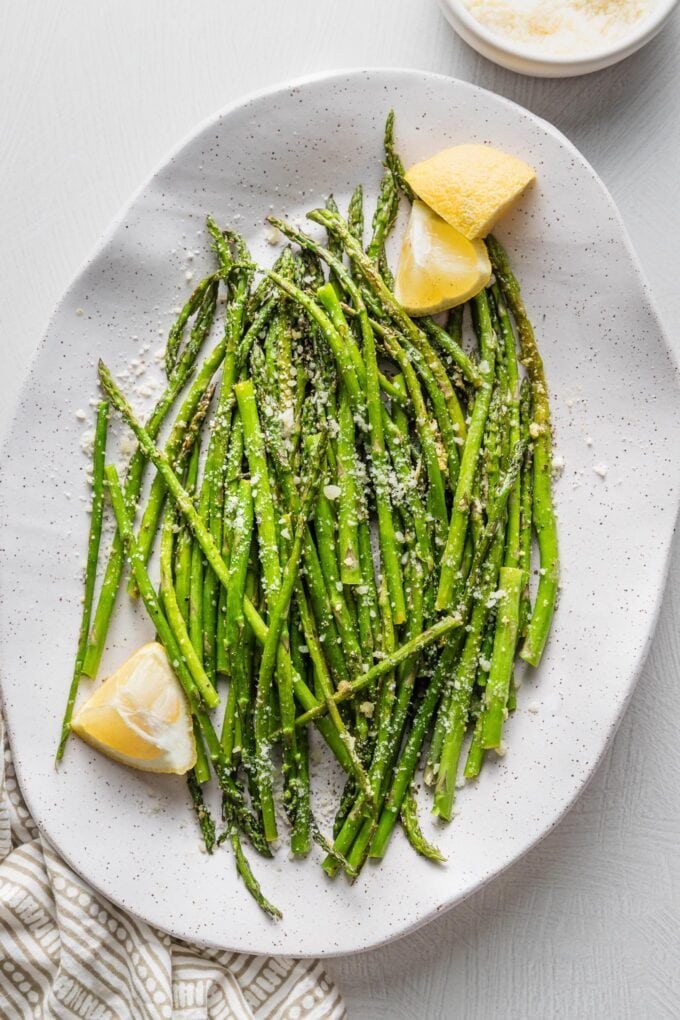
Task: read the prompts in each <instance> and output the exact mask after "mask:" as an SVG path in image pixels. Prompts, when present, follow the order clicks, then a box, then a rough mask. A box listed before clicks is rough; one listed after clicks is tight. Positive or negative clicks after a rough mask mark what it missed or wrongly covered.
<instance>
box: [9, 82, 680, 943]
mask: <svg viewBox="0 0 680 1020" xmlns="http://www.w3.org/2000/svg"><path fill="white" fill-rule="evenodd" d="M390 107H394V109H395V110H396V112H397V133H398V141H399V147H400V149H401V150H402V152H403V154H404V157H405V159H406V161H407V163H410V162H412V161H414V160H417V159H420V158H422V157H424V156H426V155H428V154H430V153H432V152H433V151H435V150H437V149H439V148H441V147H442V146H445V145H447V144H452V143H456V142H464V141H477V142H491V143H493V144H494V145H496V146H499V147H500V148H503V149H508V150H509V151H511V152H514V153H516V154H517V155H519V156H522V157H523V158H524V159H526V160H527V161H528V162H529V163H531V164H533V165H534V166H535V167H536V168H537V170H538V185H537V187H536V188H535V189H534V190H533V191H532V192H531V194H530V195H529V196H528V197H527V198H526V199H525V200H524V201H523V203H522V204H521V206H520V207H519V208H518V209H517V211H516V212H515V213H514V214H513V215H512V216H511V217H509V218H508V219H507V220H506V221H505V222H504V223H503V225H502V228H501V229H500V231H499V234H500V236H501V237H502V239H503V240H504V241H506V242H507V244H508V245H509V247H510V249H511V251H512V255H513V259H514V262H515V266H516V268H517V270H518V273H519V276H520V278H521V280H522V282H523V285H524V291H525V295H526V300H527V302H528V305H529V308H530V310H531V313H532V315H533V318H534V321H535V323H536V326H537V329H538V334H539V337H540V340H541V345H542V350H543V353H544V356H545V361H546V365H547V371H548V378H549V381H550V384H551V391H552V398H553V406H554V417H555V428H556V436H557V446H558V450H559V452H560V454H561V455H562V456H563V457H564V461H565V465H566V466H565V469H564V473H563V476H562V478H561V479H560V481H559V483H558V486H557V495H558V501H559V516H560V533H561V547H562V558H563V564H564V567H563V592H562V597H561V603H560V607H559V611H558V613H557V616H556V620H555V628H554V632H553V635H552V638H551V641H550V645H549V648H548V651H547V654H546V656H545V659H544V662H543V664H542V666H541V668H540V670H539V671H538V672H537V673H535V674H533V675H531V676H529V677H527V678H525V683H524V686H523V687H522V689H521V691H520V693H519V707H518V710H517V712H516V713H515V715H514V716H513V717H512V719H511V720H510V721H509V722H508V725H507V743H508V753H507V756H506V757H505V758H504V759H502V760H498V761H496V762H494V763H492V764H490V765H487V766H485V768H484V771H483V774H482V777H481V779H480V781H479V782H478V783H477V784H476V785H475V786H470V787H468V788H466V789H464V790H462V791H461V792H460V796H459V799H458V805H459V815H458V816H457V817H456V818H455V820H454V822H453V824H451V825H450V826H448V827H447V828H443V829H441V830H440V831H437V832H436V834H435V838H436V840H437V842H438V843H439V845H440V846H441V847H442V848H443V850H444V851H445V853H446V855H447V856H448V862H449V863H448V865H447V866H446V867H439V866H435V865H432V864H430V863H428V862H426V861H424V860H423V859H422V858H419V857H417V856H416V855H415V854H414V853H413V852H412V851H411V850H410V849H409V848H408V846H407V845H406V842H405V840H404V839H403V838H402V836H401V834H400V833H397V835H396V838H395V839H394V841H393V844H392V845H391V846H390V849H389V852H388V855H387V857H386V859H385V861H384V863H383V865H382V866H381V867H380V868H374V867H371V866H369V867H367V868H366V871H365V873H364V874H363V875H362V877H361V879H360V881H358V882H357V883H356V884H355V885H354V886H352V887H351V886H349V885H348V884H347V883H346V882H345V881H343V880H338V881H336V882H335V883H331V882H329V881H327V880H326V878H325V877H324V875H323V873H322V872H321V871H320V869H319V867H318V863H319V861H318V855H317V854H312V856H311V858H310V859H309V860H307V861H305V862H303V863H300V862H291V861H289V860H288V855H287V852H286V851H285V849H284V850H281V851H280V852H279V855H278V857H277V858H276V860H275V861H274V862H265V861H261V860H256V861H255V865H256V868H257V872H258V875H259V877H260V878H261V880H262V883H263V885H264V887H265V890H266V892H267V895H268V896H269V897H270V898H271V899H272V900H273V901H274V902H275V903H277V904H278V905H279V906H280V907H281V908H282V909H283V912H284V920H283V921H282V922H281V923H279V924H274V923H271V922H269V921H268V920H266V918H265V917H264V916H263V915H262V914H261V913H260V911H259V910H258V908H257V907H256V906H255V904H254V903H253V902H252V901H251V900H250V898H249V897H248V895H247V894H246V893H245V891H244V889H243V887H242V885H241V884H240V882H239V880H238V879H237V877H236V875H235V872H234V867H233V863H232V861H231V860H230V858H229V855H228V853H227V852H226V850H223V851H222V852H220V853H217V854H215V855H214V856H213V857H212V858H207V857H205V856H204V855H202V854H201V853H200V852H199V847H198V842H199V841H198V835H197V833H196V831H195V828H194V824H193V820H192V819H191V817H190V814H189V811H188V807H187V800H186V795H185V786H184V783H183V782H182V781H180V780H176V779H172V778H153V777H147V776H144V775H141V774H137V773H135V772H132V771H129V770H126V769H125V768H123V767H121V766H118V765H116V764H114V763H112V762H109V761H107V760H106V759H105V758H103V757H101V756H99V755H97V754H96V753H94V752H92V751H91V750H90V749H89V748H87V747H85V746H84V745H82V744H81V743H79V742H78V741H77V740H76V739H74V740H73V741H72V743H71V744H70V746H69V748H68V753H67V755H66V759H65V762H64V765H63V767H62V768H61V769H60V771H59V772H55V770H54V767H53V755H54V750H55V745H56V739H57V730H58V722H59V718H60V716H61V712H62V708H63V702H64V696H65V692H66V689H67V686H68V681H69V676H70V671H71V663H72V657H73V652H74V644H75V638H76V631H77V626H78V617H79V611H80V595H81V580H80V577H79V570H80V565H81V562H82V559H83V552H84V544H85V534H86V522H87V519H86V514H85V506H84V500H85V497H86V483H85V470H86V465H87V461H86V459H85V457H84V455H83V454H82V452H81V449H80V440H81V434H82V431H83V427H84V426H83V422H82V421H79V420H77V418H76V413H75V412H76V410H77V409H78V408H81V407H83V408H84V409H85V410H86V412H87V415H88V418H91V416H92V411H91V408H90V406H89V405H88V398H89V397H90V396H92V394H93V393H94V390H95V387H94V380H95V359H96V357H97V356H99V355H101V356H103V357H104V359H105V360H106V361H107V362H108V363H109V364H110V365H111V366H113V367H114V369H116V370H118V369H122V368H124V367H125V365H126V364H127V363H128V361H129V359H130V358H131V357H132V356H134V355H135V352H136V351H138V350H139V348H140V346H142V345H143V343H144V342H145V341H150V342H151V345H152V347H151V349H152V350H154V349H155V348H156V347H157V346H160V345H162V342H163V340H162V336H163V335H164V334H165V333H166V332H167V328H168V324H169V322H170V320H171V310H172V308H173V306H174V305H175V304H176V303H177V301H178V299H179V297H180V296H181V294H182V293H186V292H187V290H188V288H189V286H190V284H189V283H188V282H187V281H185V279H184V275H185V271H186V269H187V260H186V251H187V249H189V248H191V249H199V250H200V254H199V255H196V256H195V258H194V261H193V266H194V268H195V270H196V276H197V278H198V274H199V273H202V271H203V269H204V268H205V266H206V265H207V255H206V252H205V249H206V243H205V236H204V235H203V234H202V233H201V231H202V226H203V221H204V216H205V213H206V212H208V211H211V212H212V213H213V214H214V215H215V216H216V218H217V220H218V222H220V223H232V224H235V225H236V226H237V227H238V228H239V229H240V230H242V231H243V232H244V233H245V234H246V236H247V237H248V239H249V241H250V242H251V243H252V246H253V249H254V251H255V253H256V254H257V255H258V256H259V257H261V258H262V259H265V260H267V261H269V260H270V259H271V257H272V251H271V249H270V248H268V246H267V245H266V244H265V243H264V231H263V218H264V216H265V214H266V213H267V212H268V211H269V210H270V209H272V210H276V211H277V212H284V213H286V214H288V215H289V216H291V217H293V218H296V217H301V215H302V213H303V212H304V210H306V209H308V208H310V207H311V206H313V205H315V204H318V203H320V202H321V201H322V200H323V199H324V198H325V196H326V195H327V194H328V192H329V191H330V190H332V191H333V192H334V193H335V195H336V197H337V198H338V200H339V201H340V203H341V204H342V203H343V202H345V201H346V199H347V197H348V195H349V193H350V190H351V188H352V187H353V185H354V184H355V183H356V182H357V181H363V182H364V183H365V185H366V187H367V189H368V194H369V196H371V195H374V194H375V191H376V186H377V183H378V179H379V173H380V158H381V135H382V126H383V122H384V119H385V115H386V113H387V111H388V110H389V109H390ZM178 286H179V290H178ZM78 310H83V312H84V314H82V313H81V314H79V311H78ZM159 334H160V335H159ZM678 449H680V416H679V415H678V388H677V378H676V368H675V364H674V361H673V358H672V355H671V353H670V350H669V345H668V342H667V341H666V339H665V338H664V335H663V331H662V328H661V326H660V324H659V321H658V319H657V316H656V313H655V311H654V308H653V306H652V303H651V301H650V297H649V294H648V292H647V289H646V287H645V284H644V281H643V279H642V277H641V275H640V271H639V268H638V264H637V261H636V259H635V256H634V254H633V252H632V250H631V248H630V244H629V242H628V239H627V236H626V233H625V230H624V228H623V225H622V223H621V220H620V218H619V215H618V213H617V210H616V208H615V207H614V204H613V202H612V200H611V198H610V197H609V195H608V194H607V192H606V190H605V188H604V187H603V185H602V183H601V181H600V180H599V179H598V178H597V176H596V175H595V173H594V172H593V170H592V169H591V168H590V167H589V166H588V164H587V163H586V162H585V160H584V159H583V158H582V157H581V156H580V155H579V153H578V152H577V151H576V150H575V149H574V148H573V147H572V146H571V145H570V144H569V142H567V141H566V139H565V138H563V137H562V136H561V135H560V134H559V133H558V132H557V131H555V129H554V128H552V127H550V125H548V124H546V123H545V122H544V121H541V120H539V119H537V118H536V117H534V116H533V115H532V114H530V113H528V112H527V111H526V110H522V109H520V108H519V107H518V106H514V105H513V104H512V103H509V102H507V101H506V100H504V99H501V98H499V97H498V96H495V95H492V94H491V93H489V92H485V91H483V90H481V89H479V88H476V87H474V86H471V85H468V84H465V83H463V82H459V81H454V80H451V79H448V78H442V77H437V76H435V75H430V74H426V73H420V72H415V71H398V70H387V71H382V70H381V71H367V72H359V71H355V72H349V73H337V74H332V75H328V76H325V77H323V78H316V79H313V80H309V81H306V82H303V83H300V84H295V85H292V86H286V87H283V88H280V89H277V90H274V91H270V92H267V93H265V94H261V95H258V96H255V97H253V98H250V99H247V100H245V101H243V102H242V103H240V104H238V105H237V106H234V107H232V108H231V109H229V110H227V111H225V112H224V113H222V114H220V115H218V116H216V117H214V118H213V119H212V120H211V121H210V122H208V123H207V124H204V125H202V126H201V127H200V128H199V129H198V130H197V131H196V133H195V134H194V135H193V137H192V138H190V139H189V141H187V142H186V143H185V144H184V145H183V146H182V147H181V148H180V149H179V150H178V151H177V152H176V153H175V155H174V156H173V157H172V158H171V159H170V160H169V161H168V162H167V163H166V164H165V165H164V166H163V167H162V168H161V169H160V170H159V171H158V173H156V174H155V175H154V176H153V177H152V179H151V180H150V181H149V182H148V183H147V184H146V185H145V186H144V187H143V188H142V190H141V191H140V192H139V193H138V194H137V195H136V196H135V198H134V200H133V201H132V203H131V204H130V205H129V206H128V208H127V209H126V210H125V211H124V213H123V214H122V216H121V218H120V219H119V221H118V222H117V223H116V224H115V226H114V227H113V228H112V229H111V231H110V232H109V233H108V235H107V237H106V239H105V240H104V241H103V242H102V244H101V245H100V247H99V248H98V250H97V252H96V254H95V256H94V258H93V259H92V260H91V261H90V262H89V263H88V265H87V266H86V268H85V269H84V270H83V271H82V273H81V274H80V275H79V276H78V278H77V279H76V280H75V282H74V283H73V285H72V286H71V288H70V289H69V291H68V292H67V293H66V295H65V296H64V298H63V300H62V302H61V304H60V305H59V307H58V309H57V311H56V312H55V315H54V317H53V319H52V321H51V323H50V325H49V328H48V330H47V334H46V336H45V339H44V341H43V343H42V345H41V346H40V349H39V352H38V355H37V357H36V359H35V362H34V364H33V368H32V371H31V374H30V378H29V380H28V382H27V384H26V386H25V388H24V391H23V396H22V399H21V402H20V405H19V407H18V410H17V413H16V417H15V419H14V423H13V427H12V429H11V432H10V435H9V439H8V441H7V444H6V447H5V451H4V457H3V481H2V495H3V503H4V506H3V511H2V518H3V522H2V523H3V531H2V564H3V565H2V581H1V584H2V589H1V597H2V632H1V640H2V693H3V701H4V708H5V712H6V718H7V723H8V727H9V732H10V739H11V743H12V749H13V754H14V760H15V763H16V766H17V769H18V774H19V779H20V782H21V785H22V788H23V790H24V793H25V796H26V799H27V801H28V805H29V807H30V810H31V812H32V813H33V816H34V818H35V819H36V821H37V822H38V824H39V825H40V827H41V829H42V831H43V832H44V834H45V835H46V836H47V837H48V838H49V839H50V840H51V842H52V843H53V844H54V845H55V846H56V847H57V848H58V850H59V851H60V852H61V853H62V854H63V855H64V857H65V858H66V859H67V860H68V861H69V862H70V863H71V865H72V866H73V867H74V868H75V869H76V870H77V871H79V872H80V873H81V874H82V875H83V876H84V877H85V878H86V879H87V880H88V881H90V882H91V883H92V884H93V885H94V886H96V887H97V888H98V889H99V890H101V891H102V892H103V893H104V894H105V895H107V896H109V897H110V898H111V899H112V900H114V901H116V902H117V903H119V904H121V905H122V906H123V907H125V908H128V909H129V910H131V911H133V912H134V913H136V914H138V915H139V916H140V917H142V918H144V919H145V920H147V921H149V922H150V923H152V924H154V925H157V926H158V927H160V928H164V929H166V930H168V931H170V932H172V933H174V934H176V935H179V936H181V937H183V938H186V939H191V940H197V941H201V942H205V943H211V944H215V945H218V946H223V947H228V948H231V949H237V950H243V951H252V952H258V953H287V954H300V955H306V954H310V955H321V954H333V953H347V952H352V951H355V950H360V949H364V948H367V947H369V946H374V945H377V944H378V943H381V942H384V941H386V940H388V939H391V938H394V937H395V936H397V935H400V934H403V933H404V932H407V931H409V930H411V929H413V928H415V927H417V926H418V925H420V924H422V923H423V922H425V921H427V920H428V919H429V918H431V917H433V916H434V915H435V914H436V913H438V912H439V911H441V910H443V909H446V908H447V907H450V906H452V905H453V904H455V903H457V902H458V901H459V900H461V899H462V898H463V897H465V896H467V895H469V894H470V893H471V892H472V891H474V890H475V889H478V888H479V887H480V886H481V885H482V884H483V883H484V882H486V881H488V880H489V879H490V878H492V877H493V876H494V875H496V874H498V873H499V871H501V870H502V869H503V868H505V867H507V865H509V864H510V863H511V862H513V861H515V860H516V859H517V858H518V857H519V856H520V855H521V854H523V853H524V852H525V851H526V850H528V848H529V847H530V846H532V844H534V843H535V842H536V841H537V840H539V839H540V838H541V837H542V836H544V835H545V833H546V832H547V831H548V830H549V829H550V828H551V827H552V826H554V825H555V824H556V822H557V821H558V820H559V818H560V817H561V816H562V814H563V813H564V811H566V809H567V808H568V807H569V805H570V804H572V803H573V801H574V799H575V797H576V796H577V795H578V793H579V792H580V791H581V790H582V789H583V787H584V785H585V783H586V782H587V780H588V778H589V777H590V775H591V774H592V772H593V769H594V768H595V766H596V764H597V762H598V760H599V759H600V757H601V756H602V753H603V751H604V749H605V746H606V743H607V740H608V739H609V737H610V736H611V735H612V733H613V732H614V729H615V728H616V724H617V722H618V720H619V718H620V717H621V713H622V711H623V709H624V707H625V705H626V702H627V699H628V697H629V695H630V693H631V690H632V687H633V683H634V681H635V677H636V674H637V672H638V669H639V667H640V664H641V662H642V660H643V657H644V655H645V652H646V650H647V647H648V643H649V640H650V637H651V635H652V632H653V627H654V621H655V616H656V610H657V608H658V605H659V601H660V597H661V593H662V591H663V585H664V575H665V570H666V564H667V558H668V550H669V544H670V541H671V535H672V532H673V526H674V522H675V517H676V510H677V505H678V485H679V482H680V458H678V454H677V451H678ZM598 466H602V472H601V473H602V474H606V476H605V477H601V475H600V474H598V473H597V472H596V470H595V468H596V467H598ZM604 466H606V473H605V470H604ZM150 634H151V630H150V628H149V626H148V624H147V623H146V622H145V621H144V619H143V617H141V616H135V615H134V614H132V613H131V612H130V611H129V610H127V609H125V610H124V611H123V612H122V613H121V615H120V616H119V619H118V625H117V626H116V628H115V630H114V632H113V634H112V640H111V646H110V650H109V653H108V656H107V660H106V663H105V666H108V667H110V666H111V665H112V664H114V663H116V662H117V661H120V660H121V659H122V658H123V657H124V655H126V654H127V653H129V652H130V651H131V650H132V649H133V648H134V647H135V646H136V645H137V644H138V643H139V642H140V641H141V640H142V639H143V638H147V639H148V637H149V636H150Z"/></svg>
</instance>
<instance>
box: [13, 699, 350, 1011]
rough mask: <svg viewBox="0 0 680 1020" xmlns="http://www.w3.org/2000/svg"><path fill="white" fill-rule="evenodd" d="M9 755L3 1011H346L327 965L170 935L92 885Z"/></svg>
mask: <svg viewBox="0 0 680 1020" xmlns="http://www.w3.org/2000/svg"><path fill="white" fill-rule="evenodd" d="M0 737H2V739H3V744H4V767H3V759H2V756H1V755H0V1017H3V1018H7V1020H9V1018H12V1020H29V1018H31V1020H33V1018H39V1020H43V1018H58V1020H72V1018H78V1020H166V1018H172V1020H346V1017H347V1013H346V1011H345V1008H344V1005H343V1003H342V999H341V998H340V995H339V993H338V991H337V989H336V988H335V987H334V986H333V984H332V983H331V982H330V981H329V979H328V977H327V976H326V974H325V973H324V971H323V968H322V967H321V965H320V964H319V963H316V962H314V961H312V960H291V959H286V958H283V957H278V958H276V959H267V958H266V957H263V956H241V955H239V954H238V953H228V952H220V951H218V950H212V949H200V948H199V947H197V946H192V945H189V944H187V943H184V942H179V941H177V940H174V939H171V938H170V937H169V936H168V935H164V934H162V933H161V932H158V931H156V930H155V929H153V928H150V927H149V926H148V925H146V924H144V923H143V922H142V921H138V920H137V919H136V918H134V917H131V916H130V915H129V914H126V913H124V912H123V911H121V910H118V909H117V908H116V907H114V906H113V904H111V903H109V902H108V901H107V900H105V899H103V898H102V897H101V896H99V895H98V894H97V893H95V892H94V891H93V890H92V889H90V888H89V886H87V885H86V884H85V883H84V882H83V881H82V880H81V879H80V878H78V876H77V875H75V874H74V873H73V872H72V871H71V870H70V868H68V867H67V866H66V865H65V864H64V863H63V861H61V860H60V859H59V857H58V856H57V854H56V853H55V852H54V850H53V849H52V848H51V846H50V845H49V843H47V842H46V840H45V839H44V838H43V837H42V836H41V835H40V834H39V832H38V830H37V828H36V826H35V823H34V822H33V819H32V818H31V817H30V815H29V813H28V810H27V809H26V805H25V804H24V802H23V799H22V796H21V793H20V791H19V786H18V784H17V781H16V776H15V774H14V768H13V766H12V761H11V756H10V752H9V746H8V745H7V744H6V742H5V741H4V727H3V725H2V718H1V717H0Z"/></svg>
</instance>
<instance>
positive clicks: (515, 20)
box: [464, 0, 656, 56]
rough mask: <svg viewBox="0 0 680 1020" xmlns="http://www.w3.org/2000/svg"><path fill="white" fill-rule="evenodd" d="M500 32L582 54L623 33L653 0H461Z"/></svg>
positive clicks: (541, 47) (557, 51) (547, 49)
mask: <svg viewBox="0 0 680 1020" xmlns="http://www.w3.org/2000/svg"><path fill="white" fill-rule="evenodd" d="M464 2H465V6H466V7H467V9H468V11H469V12H470V14H472V15H473V17H474V18H475V19H476V20H477V21H479V22H481V23H482V24H483V25H485V26H486V28H488V29H490V30H491V31H492V32H494V33H495V34H497V35H499V36H505V37H506V38H507V39H509V40H512V41H513V42H515V43H519V44H520V45H522V46H526V47H528V48H531V49H534V50H536V52H537V53H538V52H540V53H543V54H546V55H552V56H572V55H573V56H580V55H586V54H588V53H592V52H595V51H596V50H599V49H601V48H603V47H605V46H608V45H610V44H612V43H616V42H618V41H619V40H621V39H623V38H625V37H626V36H627V35H628V34H629V33H630V32H631V31H633V30H634V29H635V27H636V26H637V25H638V23H639V22H640V21H641V20H642V19H643V18H644V17H646V16H647V15H648V14H650V13H651V12H652V11H653V10H654V8H655V7H656V0H464Z"/></svg>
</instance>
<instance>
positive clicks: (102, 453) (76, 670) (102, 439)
mask: <svg viewBox="0 0 680 1020" xmlns="http://www.w3.org/2000/svg"><path fill="white" fill-rule="evenodd" d="M108 421H109V405H108V403H106V401H102V403H100V405H99V407H98V408H97V426H96V429H95V434H94V446H93V449H92V505H91V511H90V533H89V537H88V540H87V564H86V567H85V594H84V595H83V611H82V614H81V618H80V633H79V636H78V650H77V652H76V661H75V663H74V666H73V677H72V679H71V686H70V688H69V692H68V698H67V701H66V710H65V711H64V719H63V722H62V724H61V736H60V738H59V746H58V747H57V754H56V757H55V765H57V764H58V763H59V762H60V761H61V759H62V758H63V756H64V748H65V747H66V741H67V740H68V736H69V733H70V732H71V718H72V716H73V707H74V705H75V703H76V697H77V696H78V687H79V685H80V678H81V677H82V675H83V660H84V658H85V649H86V647H87V636H88V632H89V629H90V617H91V615H92V602H93V599H94V585H95V581H96V578H97V561H98V560H99V544H100V541H101V536H102V520H103V517H104V462H105V460H106V432H107V427H108Z"/></svg>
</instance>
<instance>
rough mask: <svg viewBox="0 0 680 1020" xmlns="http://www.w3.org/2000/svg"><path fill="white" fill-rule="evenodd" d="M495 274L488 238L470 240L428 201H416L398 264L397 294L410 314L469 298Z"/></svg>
mask: <svg viewBox="0 0 680 1020" xmlns="http://www.w3.org/2000/svg"><path fill="white" fill-rule="evenodd" d="M490 279H491V263H490V262H489V256H488V254H487V251H486V245H485V244H484V242H483V241H468V239H467V238H466V237H463V235H462V234H460V233H459V232H458V231H457V230H454V228H453V227H452V226H450V225H449V224H448V223H445V222H444V220H443V219H441V217H440V216H437V214H436V213H434V212H433V211H432V210H431V209H430V208H429V207H428V206H426V205H425V204H424V203H423V202H419V201H417V200H416V201H415V202H414V203H413V206H412V208H411V218H410V220H409V224H408V227H407V229H406V234H405V236H404V241H403V244H402V248H401V255H400V257H399V265H398V267H397V276H396V279H395V284H394V293H395V297H396V298H397V301H399V302H400V303H401V304H402V305H403V306H404V308H405V309H406V311H407V312H409V313H410V314H411V315H435V314H436V313H437V312H443V311H446V309H447V308H453V307H454V306H455V305H461V304H463V302H464V301H468V300H469V299H470V298H471V297H474V296H475V294H478V293H479V292H480V290H482V289H483V288H484V287H486V285H487V283H488V282H489V280H490Z"/></svg>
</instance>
